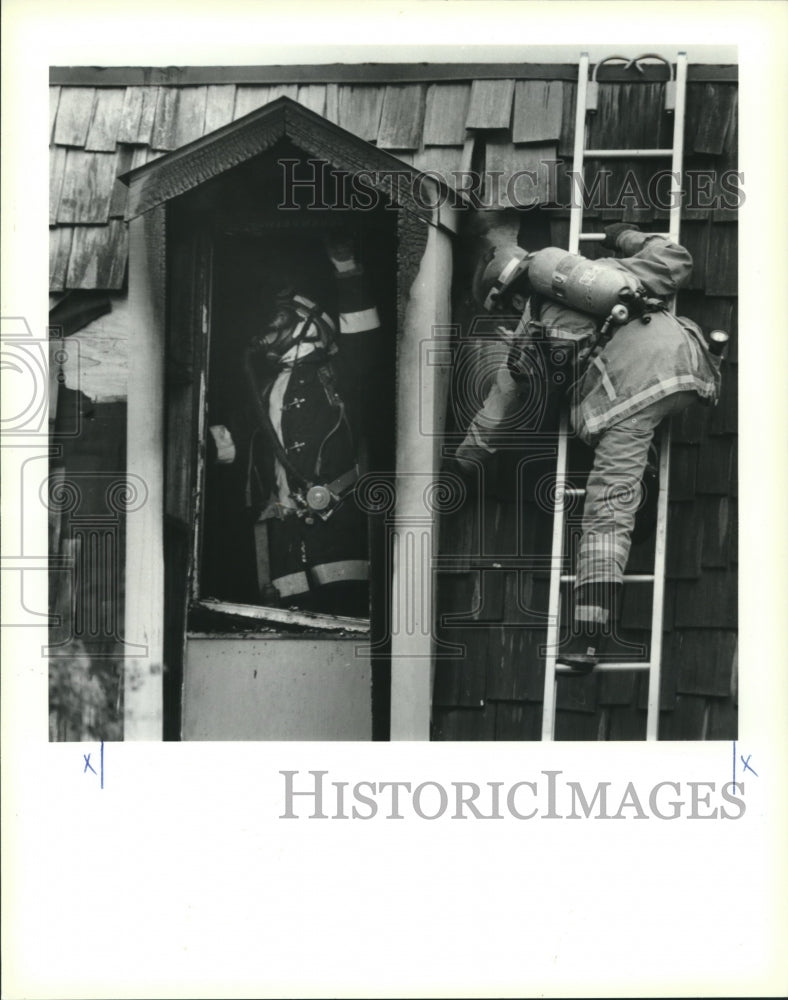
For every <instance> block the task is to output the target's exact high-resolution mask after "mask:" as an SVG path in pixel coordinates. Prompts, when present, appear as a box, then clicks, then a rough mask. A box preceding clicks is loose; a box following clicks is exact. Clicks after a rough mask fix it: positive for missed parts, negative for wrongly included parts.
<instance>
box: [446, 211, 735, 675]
mask: <svg viewBox="0 0 788 1000" xmlns="http://www.w3.org/2000/svg"><path fill="white" fill-rule="evenodd" d="M602 246H603V247H604V248H606V249H607V250H608V251H612V252H613V253H615V254H617V255H618V256H617V257H613V256H610V257H604V258H601V259H599V260H595V261H591V260H588V259H587V258H584V257H581V256H578V255H574V254H570V253H567V252H566V251H564V250H560V249H559V248H557V247H547V248H545V249H543V250H539V251H537V252H535V253H532V254H528V253H526V252H525V251H524V250H523V249H521V248H519V247H511V248H499V249H497V250H493V251H491V252H490V254H488V256H487V258H486V259H483V260H482V261H481V262H480V264H479V266H478V267H477V270H476V274H475V276H474V298H475V300H476V303H477V305H479V306H481V307H482V308H483V309H484V310H485V312H487V313H493V314H496V313H497V314H500V315H501V317H502V320H503V319H504V317H506V316H508V317H510V321H509V329H505V328H504V329H503V330H502V332H503V333H504V334H505V335H506V337H507V338H508V341H509V343H510V344H511V349H510V351H509V353H508V358H507V361H506V364H505V365H504V366H503V367H502V368H501V369H500V370H499V371H498V373H497V375H496V379H495V382H494V384H493V387H492V389H491V390H490V392H489V393H488V395H487V397H486V399H485V401H484V404H483V406H482V407H481V409H480V410H479V412H478V413H477V414H476V416H475V417H474V418H473V420H472V421H471V424H470V426H469V428H468V431H467V434H466V437H465V439H464V441H463V442H462V444H461V445H460V446H459V448H458V449H457V453H456V463H457V466H458V468H459V470H460V471H461V472H463V473H464V474H466V475H469V474H471V473H474V469H475V468H477V467H478V466H479V465H481V466H483V465H484V464H485V463H486V462H487V461H488V459H489V457H490V456H491V455H492V454H493V453H494V452H495V451H496V450H497V448H496V437H497V434H498V431H499V428H500V427H501V426H502V425H504V424H506V422H507V420H509V418H510V417H511V415H512V414H513V413H515V412H516V411H517V410H518V409H520V408H522V405H523V398H524V397H529V398H533V397H534V396H541V403H542V405H541V408H540V413H541V416H542V423H541V425H540V429H542V430H544V429H548V430H549V429H550V428H552V429H553V430H555V427H556V425H557V410H558V407H559V406H560V404H561V402H562V400H563V399H565V398H567V397H568V402H569V417H570V423H571V427H572V430H573V431H574V432H575V433H576V434H577V436H578V437H579V438H580V440H581V441H582V442H584V443H585V444H586V445H589V446H590V447H591V448H593V449H594V460H593V466H592V469H591V472H590V474H589V477H588V483H587V487H586V496H585V502H584V506H583V519H582V526H581V537H580V544H579V550H578V553H577V566H576V577H575V585H574V607H573V622H572V629H571V635H570V636H569V637H568V638H567V639H565V640H563V641H562V643H561V648H560V649H559V651H558V655H557V662H559V663H562V664H565V665H567V666H569V667H570V668H572V669H573V670H574V671H576V672H577V673H580V674H582V673H587V672H588V671H590V670H592V669H593V667H595V666H596V665H597V663H598V662H599V661H600V659H603V658H604V657H605V654H606V650H609V647H610V638H611V634H612V632H613V629H614V622H615V620H616V617H617V605H618V603H619V599H620V592H621V587H622V580H623V574H624V569H625V567H626V564H627V560H628V557H629V551H630V544H631V537H632V530H633V527H634V524H635V515H636V512H637V510H638V507H639V506H640V504H641V502H642V496H643V494H642V484H643V478H644V473H645V472H646V470H647V466H648V463H649V451H650V449H653V444H652V441H653V438H654V434H655V431H656V428H657V427H658V425H659V424H660V423H661V421H662V420H664V419H665V418H667V417H670V416H671V415H673V414H677V413H679V412H681V411H682V410H683V409H685V408H686V407H687V406H689V405H690V403H692V402H693V401H696V400H698V399H700V400H702V401H703V402H705V403H715V402H716V401H717V399H718V396H719V389H720V354H721V347H720V346H718V345H716V344H715V343H714V341H713V340H712V342H710V343H708V344H707V342H706V340H705V338H704V337H703V334H702V333H701V331H700V328H699V327H698V326H697V325H696V324H695V323H693V322H692V321H691V320H688V319H686V318H683V317H676V316H674V315H673V314H672V313H671V312H670V311H669V308H668V305H669V301H670V299H671V297H672V296H673V295H674V294H675V293H676V292H677V291H678V290H679V289H680V288H682V287H683V286H684V285H685V284H686V283H687V281H688V280H689V277H690V274H691V271H692V258H691V256H690V254H689V253H688V252H687V250H685V249H684V247H682V246H679V245H678V244H676V243H673V242H671V241H670V240H668V239H667V238H665V237H663V236H660V235H656V234H646V233H641V232H640V231H639V229H638V227H637V226H634V225H628V224H625V223H614V224H612V225H610V226H608V227H607V228H606V229H605V237H604V240H603V242H602ZM723 338H724V335H722V336H721V338H720V340H722V339H723ZM725 339H727V338H725ZM556 359H558V360H556ZM556 365H559V366H560V367H561V369H562V371H561V372H560V373H558V377H556V372H555V367H556ZM556 386H562V388H561V389H560V390H557V389H556ZM567 386H569V388H568V390H567V389H566V387H567Z"/></svg>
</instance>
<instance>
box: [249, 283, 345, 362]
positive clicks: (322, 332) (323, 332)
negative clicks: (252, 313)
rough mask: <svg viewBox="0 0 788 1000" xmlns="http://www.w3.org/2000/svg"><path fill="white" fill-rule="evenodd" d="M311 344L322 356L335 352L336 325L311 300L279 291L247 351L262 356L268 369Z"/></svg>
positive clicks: (289, 291) (286, 290)
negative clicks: (323, 353)
mask: <svg viewBox="0 0 788 1000" xmlns="http://www.w3.org/2000/svg"><path fill="white" fill-rule="evenodd" d="M306 343H310V344H313V345H314V346H315V347H318V348H322V350H323V351H324V352H325V353H326V354H333V353H334V352H335V351H336V325H335V324H334V321H333V319H332V318H331V317H330V316H329V315H328V313H327V312H324V311H323V309H322V308H321V307H320V306H319V305H318V304H317V303H316V302H313V301H312V300H311V299H308V298H306V296H304V295H296V294H295V293H294V292H293V291H292V290H291V289H283V290H282V291H281V292H279V293H278V294H277V296H276V302H275V305H274V311H273V314H272V315H271V317H270V319H269V321H268V323H267V324H266V326H265V328H264V330H263V332H262V333H261V334H258V335H257V336H255V337H254V338H253V339H252V341H251V343H250V351H251V352H252V353H253V354H255V355H257V356H259V355H262V356H263V358H264V360H265V361H266V362H267V363H268V364H269V365H274V366H277V365H280V364H282V362H283V359H284V358H285V355H286V354H287V353H288V352H289V351H290V350H291V349H292V348H293V347H295V346H296V345H298V344H306Z"/></svg>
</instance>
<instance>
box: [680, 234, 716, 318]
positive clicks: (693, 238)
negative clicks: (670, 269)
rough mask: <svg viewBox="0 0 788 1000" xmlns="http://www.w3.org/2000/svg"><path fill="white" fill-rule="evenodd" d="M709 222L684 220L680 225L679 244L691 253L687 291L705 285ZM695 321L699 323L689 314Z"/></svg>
mask: <svg viewBox="0 0 788 1000" xmlns="http://www.w3.org/2000/svg"><path fill="white" fill-rule="evenodd" d="M710 229H711V224H710V222H708V221H703V222H686V223H684V225H682V227H681V237H680V239H681V245H682V246H683V247H685V248H686V249H687V250H688V251H689V252H690V254H691V255H692V265H693V266H692V274H691V275H690V280H689V282H688V284H687V286H686V288H687V291H691V290H693V289H702V288H705V287H706V257H707V255H708V251H709V232H710ZM690 316H691V318H692V319H695V322H696V323H700V320H698V319H697V318H696V317H695V316H694V315H692V314H690Z"/></svg>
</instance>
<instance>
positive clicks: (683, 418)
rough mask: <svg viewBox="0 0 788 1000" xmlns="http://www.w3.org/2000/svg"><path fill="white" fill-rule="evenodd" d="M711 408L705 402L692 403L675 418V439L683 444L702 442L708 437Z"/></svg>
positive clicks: (673, 423) (673, 422)
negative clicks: (707, 430) (707, 429)
mask: <svg viewBox="0 0 788 1000" xmlns="http://www.w3.org/2000/svg"><path fill="white" fill-rule="evenodd" d="M708 423H709V408H708V406H704V405H703V403H700V402H697V403H691V404H690V405H689V406H688V407H687V408H686V410H682V411H681V413H680V414H678V416H676V417H674V418H673V421H672V424H671V426H672V429H673V440H674V441H676V442H678V443H681V444H700V442H701V441H703V440H704V439H705V437H706V428H707V427H708Z"/></svg>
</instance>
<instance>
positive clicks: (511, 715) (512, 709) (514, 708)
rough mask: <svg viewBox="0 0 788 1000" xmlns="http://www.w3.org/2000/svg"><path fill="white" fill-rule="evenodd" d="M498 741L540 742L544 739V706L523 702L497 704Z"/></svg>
mask: <svg viewBox="0 0 788 1000" xmlns="http://www.w3.org/2000/svg"><path fill="white" fill-rule="evenodd" d="M495 708H496V717H495V739H496V740H511V741H515V740H539V739H541V738H542V706H541V705H534V704H533V703H531V704H523V703H522V702H505V701H499V702H496V703H495Z"/></svg>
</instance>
